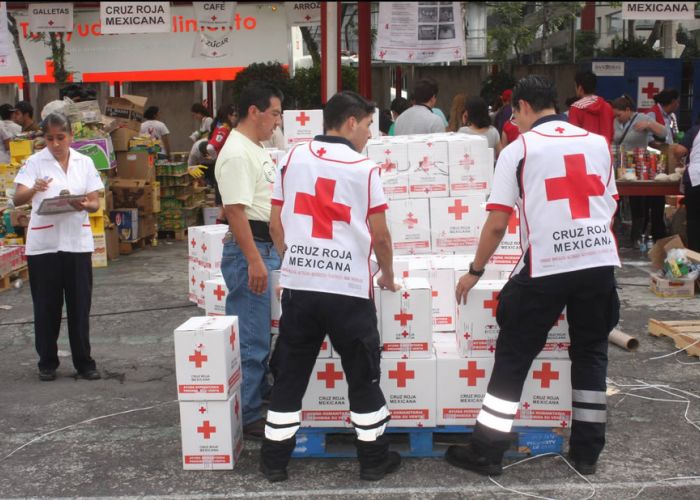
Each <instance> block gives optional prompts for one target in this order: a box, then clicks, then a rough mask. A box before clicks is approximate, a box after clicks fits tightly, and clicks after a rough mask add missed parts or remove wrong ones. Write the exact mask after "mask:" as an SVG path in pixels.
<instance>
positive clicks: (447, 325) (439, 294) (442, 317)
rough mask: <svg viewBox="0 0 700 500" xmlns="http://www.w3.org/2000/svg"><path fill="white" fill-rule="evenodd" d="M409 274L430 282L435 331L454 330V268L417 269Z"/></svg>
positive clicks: (455, 319) (455, 305) (455, 301)
mask: <svg viewBox="0 0 700 500" xmlns="http://www.w3.org/2000/svg"><path fill="white" fill-rule="evenodd" d="M409 276H410V277H412V278H423V279H426V280H428V283H430V289H431V291H432V296H433V310H432V321H433V332H454V331H455V328H456V325H457V313H456V307H457V300H456V299H455V272H454V269H415V270H411V271H409Z"/></svg>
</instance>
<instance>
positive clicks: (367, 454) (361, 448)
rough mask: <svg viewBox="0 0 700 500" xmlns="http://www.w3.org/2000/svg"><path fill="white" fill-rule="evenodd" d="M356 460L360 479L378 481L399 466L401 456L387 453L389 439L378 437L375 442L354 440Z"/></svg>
mask: <svg viewBox="0 0 700 500" xmlns="http://www.w3.org/2000/svg"><path fill="white" fill-rule="evenodd" d="M355 446H357V459H358V460H359V462H360V479H364V480H365V481H379V480H380V479H384V476H386V475H387V474H390V473H392V472H395V471H396V470H398V468H399V466H400V465H401V455H399V454H398V453H396V452H395V451H389V438H387V437H386V436H379V437H378V438H377V440H376V441H360V440H359V439H356V440H355Z"/></svg>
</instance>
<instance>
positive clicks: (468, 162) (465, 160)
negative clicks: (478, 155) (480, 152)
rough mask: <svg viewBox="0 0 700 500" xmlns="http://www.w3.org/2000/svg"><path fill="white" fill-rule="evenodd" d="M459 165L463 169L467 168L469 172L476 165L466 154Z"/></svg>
mask: <svg viewBox="0 0 700 500" xmlns="http://www.w3.org/2000/svg"><path fill="white" fill-rule="evenodd" d="M459 164H460V165H461V166H463V167H467V170H469V168H470V167H472V166H473V165H474V160H472V157H471V156H469V155H468V154H465V155H464V157H463V158H462V159H461V160H459Z"/></svg>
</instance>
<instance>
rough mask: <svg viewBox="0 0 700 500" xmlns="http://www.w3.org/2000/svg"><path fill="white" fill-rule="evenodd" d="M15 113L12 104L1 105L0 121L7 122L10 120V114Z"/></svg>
mask: <svg viewBox="0 0 700 500" xmlns="http://www.w3.org/2000/svg"><path fill="white" fill-rule="evenodd" d="M14 111H15V107H14V106H13V105H12V104H3V105H2V106H0V119H1V120H9V119H10V118H12V113H13V112H14Z"/></svg>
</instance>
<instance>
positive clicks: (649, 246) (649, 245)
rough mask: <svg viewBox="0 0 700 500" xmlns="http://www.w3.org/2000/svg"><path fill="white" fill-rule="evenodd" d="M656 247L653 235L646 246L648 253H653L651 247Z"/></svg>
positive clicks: (648, 237)
mask: <svg viewBox="0 0 700 500" xmlns="http://www.w3.org/2000/svg"><path fill="white" fill-rule="evenodd" d="M653 246H654V240H653V239H652V237H651V235H649V236H647V244H646V247H647V248H646V251H647V253H649V252H651V247H653Z"/></svg>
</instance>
